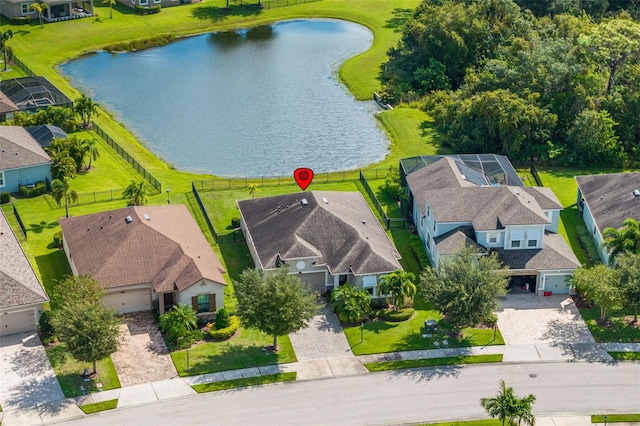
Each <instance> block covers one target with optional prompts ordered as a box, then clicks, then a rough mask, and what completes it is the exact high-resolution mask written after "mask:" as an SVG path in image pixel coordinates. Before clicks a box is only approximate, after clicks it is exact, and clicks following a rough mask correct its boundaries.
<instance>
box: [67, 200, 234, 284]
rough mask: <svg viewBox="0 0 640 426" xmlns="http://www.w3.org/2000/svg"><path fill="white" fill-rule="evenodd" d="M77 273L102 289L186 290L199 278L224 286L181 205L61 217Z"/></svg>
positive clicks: (213, 258)
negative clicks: (137, 286) (147, 286)
mask: <svg viewBox="0 0 640 426" xmlns="http://www.w3.org/2000/svg"><path fill="white" fill-rule="evenodd" d="M59 222H60V227H61V228H62V232H63V236H64V240H65V244H66V245H67V247H68V248H69V253H70V255H71V258H72V260H73V263H74V264H75V266H76V269H77V272H78V274H92V275H93V276H94V278H96V279H97V280H98V281H99V282H100V283H101V284H102V286H103V287H105V288H117V287H125V286H130V285H135V284H146V283H151V285H152V286H153V288H154V289H155V291H156V292H167V291H173V290H175V289H177V290H180V291H182V290H184V289H186V288H188V287H190V286H192V285H194V284H196V283H197V282H198V281H199V280H201V279H208V280H211V281H214V282H217V283H220V284H222V285H226V283H225V280H224V277H223V276H222V274H223V272H224V270H223V268H222V265H221V264H220V261H219V260H218V258H217V257H216V255H215V254H214V253H213V251H212V250H211V247H210V246H209V243H208V242H207V240H206V239H205V237H204V235H203V234H202V232H201V231H200V228H199V227H198V225H197V224H196V222H195V221H194V220H193V217H192V216H191V214H190V213H189V211H188V210H187V208H186V207H185V206H184V205H178V204H176V205H168V206H135V207H125V208H123V209H119V210H112V211H107V212H102V213H95V214H91V215H86V216H79V217H69V218H61V219H60V221H59Z"/></svg>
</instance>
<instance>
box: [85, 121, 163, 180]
mask: <svg viewBox="0 0 640 426" xmlns="http://www.w3.org/2000/svg"><path fill="white" fill-rule="evenodd" d="M92 124H93V130H94V131H95V132H96V134H97V135H98V136H100V137H101V138H102V140H104V141H105V142H106V143H107V144H108V145H109V146H110V147H111V148H113V149H114V151H116V153H118V155H119V156H120V157H122V158H123V159H124V160H125V161H126V162H127V163H129V164H131V167H133V168H134V169H135V170H136V171H137V172H138V173H140V175H142V177H143V178H144V180H146V181H147V182H148V183H149V185H151V186H152V187H153V188H154V189H155V190H156V191H158V192H162V184H161V183H160V181H159V180H158V179H156V178H155V177H153V175H152V174H151V173H149V171H148V170H147V169H145V168H144V167H142V165H141V164H140V163H139V162H138V160H136V159H135V158H133V156H132V155H131V154H129V153H128V152H127V150H126V149H124V148H123V147H122V146H121V145H120V144H119V143H118V142H116V141H115V140H114V139H113V138H112V137H111V136H109V134H108V133H107V132H105V131H104V130H102V128H101V127H100V126H98V125H97V124H96V123H95V122H93V123H92Z"/></svg>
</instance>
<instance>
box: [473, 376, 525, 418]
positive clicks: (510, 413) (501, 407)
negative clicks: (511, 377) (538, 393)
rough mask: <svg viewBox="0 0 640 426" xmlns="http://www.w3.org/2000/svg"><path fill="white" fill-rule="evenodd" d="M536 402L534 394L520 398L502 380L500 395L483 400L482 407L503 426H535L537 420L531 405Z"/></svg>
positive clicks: (481, 401)
mask: <svg viewBox="0 0 640 426" xmlns="http://www.w3.org/2000/svg"><path fill="white" fill-rule="evenodd" d="M535 401H536V397H535V396H534V395H533V394H529V395H527V396H526V397H524V398H518V397H517V396H516V395H515V393H514V391H513V388H512V387H511V386H507V385H506V384H505V383H504V380H500V387H499V389H498V395H496V396H495V397H493V398H482V399H481V400H480V405H482V408H484V409H485V410H486V411H487V414H489V415H490V416H491V417H492V418H497V419H498V420H500V422H501V423H502V425H503V426H505V425H507V426H516V425H518V426H519V425H521V424H523V423H524V424H526V425H531V426H534V425H535V422H536V419H535V416H534V415H533V411H532V410H531V405H533V403H534V402H535Z"/></svg>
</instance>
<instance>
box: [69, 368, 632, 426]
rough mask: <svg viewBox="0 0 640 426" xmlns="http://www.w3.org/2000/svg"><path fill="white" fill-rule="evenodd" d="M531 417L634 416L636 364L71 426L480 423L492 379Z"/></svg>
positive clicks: (395, 384)
mask: <svg viewBox="0 0 640 426" xmlns="http://www.w3.org/2000/svg"><path fill="white" fill-rule="evenodd" d="M501 378H502V379H504V380H505V382H506V383H507V385H508V386H512V387H513V388H514V390H515V392H516V394H517V395H519V396H523V395H525V394H529V393H533V394H534V395H535V396H536V398H537V401H536V403H535V405H534V413H535V414H537V415H551V414H561V413H583V414H587V413H588V414H591V413H597V412H638V410H639V409H640V363H637V362H635V363H630V362H625V363H618V364H611V365H606V364H589V363H543V364H512V365H503V364H501V365H486V364H485V365H471V366H464V367H447V368H437V369H422V370H405V371H395V372H388V373H386V372H385V373H370V374H365V375H361V376H351V377H341V378H333V379H325V380H316V381H306V382H291V383H286V384H277V385H270V386H264V387H257V388H248V389H240V390H231V391H222V392H216V393H209V394H203V395H196V396H191V397H186V398H180V399H174V400H168V401H163V402H158V403H154V404H150V405H145V406H139V407H132V408H128V409H118V410H114V411H110V412H102V413H99V414H96V415H92V416H87V417H86V418H84V419H81V420H77V421H74V422H73V424H74V425H105V424H111V425H120V424H123V425H124V424H129V425H136V426H140V425H150V424H154V425H162V424H172V425H175V424H185V425H186V424H189V425H199V424H220V425H269V424H278V425H378V424H400V423H412V422H423V421H436V420H449V419H465V418H472V417H481V416H484V411H483V410H482V408H481V407H480V404H479V400H480V398H482V397H487V396H494V395H495V394H496V392H497V389H498V381H499V379H501Z"/></svg>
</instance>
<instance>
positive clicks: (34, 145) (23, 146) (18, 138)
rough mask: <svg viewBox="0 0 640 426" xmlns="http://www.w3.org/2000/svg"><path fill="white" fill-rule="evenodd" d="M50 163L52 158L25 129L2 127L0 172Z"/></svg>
mask: <svg viewBox="0 0 640 426" xmlns="http://www.w3.org/2000/svg"><path fill="white" fill-rule="evenodd" d="M50 163H51V158H49V156H48V155H47V153H46V152H44V150H43V149H42V147H41V146H40V145H39V144H38V142H36V140H35V139H34V138H33V136H31V135H30V134H29V132H27V131H26V130H25V128H24V127H19V126H2V127H0V170H12V169H20V168H23V167H31V166H37V165H40V164H50Z"/></svg>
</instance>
